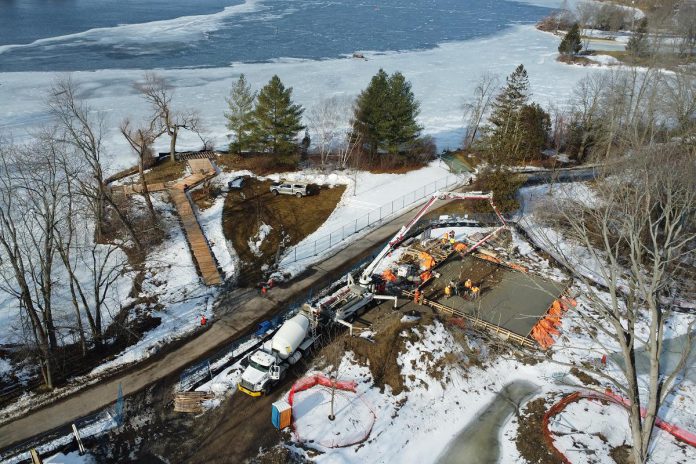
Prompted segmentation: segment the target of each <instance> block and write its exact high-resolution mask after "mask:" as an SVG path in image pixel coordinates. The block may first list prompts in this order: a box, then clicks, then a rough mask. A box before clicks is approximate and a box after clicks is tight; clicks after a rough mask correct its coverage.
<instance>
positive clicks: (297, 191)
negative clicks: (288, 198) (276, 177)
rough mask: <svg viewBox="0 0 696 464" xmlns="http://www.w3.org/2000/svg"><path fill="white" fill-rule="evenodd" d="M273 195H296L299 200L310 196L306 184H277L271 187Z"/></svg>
mask: <svg viewBox="0 0 696 464" xmlns="http://www.w3.org/2000/svg"><path fill="white" fill-rule="evenodd" d="M271 193H272V194H273V195H295V196H296V197H298V198H301V197H305V196H307V195H309V190H308V189H307V184H306V183H304V182H276V183H274V184H273V185H271Z"/></svg>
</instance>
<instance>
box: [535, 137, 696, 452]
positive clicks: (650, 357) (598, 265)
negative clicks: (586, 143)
mask: <svg viewBox="0 0 696 464" xmlns="http://www.w3.org/2000/svg"><path fill="white" fill-rule="evenodd" d="M595 194H596V196H597V199H598V201H597V202H596V203H595V204H590V205H588V204H587V202H582V201H578V200H576V199H570V198H569V199H567V200H565V201H563V202H561V203H560V204H559V206H558V208H556V209H555V217H556V219H557V222H553V224H554V225H555V226H556V227H558V228H561V227H562V228H563V236H564V239H563V240H564V242H566V243H567V242H571V243H576V244H578V245H579V246H581V247H582V248H583V250H585V251H584V252H583V253H582V254H583V255H584V256H581V253H577V252H568V248H567V247H566V246H563V244H562V243H559V242H558V241H557V239H556V238H554V237H553V236H552V235H553V234H543V233H540V234H539V235H540V237H538V239H539V240H540V241H541V242H542V243H543V244H544V248H546V249H547V250H550V251H551V254H552V255H553V256H555V257H556V258H557V259H558V260H559V261H560V262H561V263H562V264H563V265H564V266H565V267H567V268H568V269H569V270H570V271H571V272H573V274H574V276H575V278H576V279H578V281H579V282H580V283H581V284H582V289H583V297H584V298H585V299H586V301H588V302H589V308H588V310H584V311H578V312H577V313H576V314H577V315H578V316H579V318H580V323H581V324H582V325H584V328H585V333H588V334H596V335H595V336H593V339H594V340H595V342H596V343H597V344H599V346H602V347H603V348H602V349H603V350H604V353H608V352H615V351H616V352H618V353H619V355H620V361H619V362H610V363H609V364H610V366H609V367H601V366H599V367H597V366H594V367H593V366H592V365H590V364H583V365H581V366H575V367H578V368H579V369H582V370H585V371H588V372H589V373H592V374H594V375H596V376H598V377H600V378H602V379H604V380H605V381H606V382H608V383H609V384H610V385H611V386H612V387H613V388H615V389H616V390H617V391H619V392H620V393H621V394H623V395H624V396H625V397H626V398H627V399H628V400H629V401H630V407H629V426H630V430H631V435H632V440H633V456H634V461H635V462H637V463H638V462H640V463H643V462H646V460H647V459H648V457H649V455H650V450H651V440H652V438H653V427H654V425H655V419H656V417H657V413H658V411H659V410H660V408H661V407H662V406H663V405H665V404H666V400H667V397H668V395H669V394H670V392H671V391H672V390H673V388H674V387H675V385H677V384H678V381H679V378H680V374H681V372H682V370H683V368H684V367H685V365H686V361H687V359H688V357H689V354H690V350H691V346H692V344H693V340H692V339H689V340H687V342H686V343H685V344H684V345H683V346H684V348H683V350H682V352H681V354H680V358H679V361H678V363H677V364H676V367H671V366H668V365H667V364H666V363H665V362H664V360H663V358H662V357H661V354H662V352H663V350H664V347H665V323H666V322H667V321H668V320H669V319H670V316H671V315H672V314H673V311H674V310H675V308H676V305H677V303H678V301H679V299H680V297H683V292H685V291H686V285H685V283H684V282H685V280H687V279H688V277H685V275H684V273H685V272H693V270H692V269H691V270H690V271H689V270H688V269H686V268H685V266H687V265H688V263H689V262H692V260H693V259H694V253H695V251H694V250H695V248H696V247H695V246H696V210H695V209H694V204H696V166H695V165H694V163H693V159H692V158H691V157H690V156H688V154H686V153H685V151H684V149H683V147H680V146H676V145H663V146H654V147H648V148H645V149H643V150H642V151H641V152H640V153H634V155H633V156H632V157H631V158H630V160H628V161H627V162H626V163H623V164H620V165H615V166H614V168H613V169H612V170H611V171H608V172H607V173H606V175H605V176H604V177H603V178H602V179H599V180H598V181H597V182H596V185H595ZM556 203H557V204H558V202H556ZM552 220H553V219H552ZM588 258H589V259H588ZM689 334H690V335H689ZM591 336H592V335H591ZM689 336H690V337H693V322H692V323H691V326H690V327H689V328H688V331H687V337H689ZM641 352H644V353H645V356H646V357H647V361H646V362H645V363H644V364H643V363H641V362H639V358H640V356H639V354H640V353H641ZM610 359H611V358H610ZM641 408H644V414H643V415H642V414H641Z"/></svg>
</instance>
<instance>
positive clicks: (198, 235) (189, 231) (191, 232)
mask: <svg viewBox="0 0 696 464" xmlns="http://www.w3.org/2000/svg"><path fill="white" fill-rule="evenodd" d="M187 164H188V166H189V169H190V170H191V174H190V175H188V176H186V177H184V178H183V179H180V180H178V181H176V182H165V183H162V182H157V183H152V184H147V189H148V191H149V192H162V191H166V192H167V193H168V194H169V198H171V200H172V203H174V206H175V207H176V211H177V213H178V214H179V218H180V219H181V225H182V226H183V227H184V232H185V233H186V240H187V241H188V244H189V247H190V248H191V253H192V254H193V259H194V261H195V262H196V265H197V266H198V270H199V272H200V274H201V277H202V278H203V282H204V283H205V284H206V285H219V284H221V283H222V276H221V275H220V271H219V270H218V268H217V264H216V263H215V257H214V256H213V252H212V251H211V250H210V246H209V245H208V241H207V240H206V238H205V235H203V230H201V226H200V224H198V219H197V218H196V213H195V212H194V210H193V205H192V204H191V201H190V200H189V197H188V195H186V190H188V189H190V188H192V187H195V186H196V185H198V184H200V183H201V182H203V181H205V180H207V179H210V178H211V177H214V176H216V175H217V171H216V170H215V167H214V166H213V163H211V162H210V159H208V158H202V159H189V160H188V161H187ZM112 191H113V192H114V193H116V194H121V195H132V194H134V193H141V192H142V186H141V185H140V184H128V185H120V186H114V187H113V189H112Z"/></svg>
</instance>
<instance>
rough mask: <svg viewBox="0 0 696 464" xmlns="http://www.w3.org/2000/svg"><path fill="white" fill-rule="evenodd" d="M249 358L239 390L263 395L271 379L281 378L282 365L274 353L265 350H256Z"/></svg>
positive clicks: (249, 393)
mask: <svg viewBox="0 0 696 464" xmlns="http://www.w3.org/2000/svg"><path fill="white" fill-rule="evenodd" d="M247 360H248V362H249V364H248V366H247V368H246V369H245V370H244V373H243V374H242V379H241V381H240V382H239V390H241V391H243V392H244V393H246V394H247V395H251V396H261V395H263V394H264V393H265V392H267V390H268V387H269V386H270V385H269V384H270V383H271V381H273V380H278V379H279V378H280V374H281V366H280V365H278V359H277V358H276V357H275V356H274V355H272V354H270V353H267V352H266V351H263V350H257V351H254V352H253V353H252V354H251V355H249V357H248V358H247ZM283 367H285V366H283ZM282 370H283V371H284V370H285V369H282Z"/></svg>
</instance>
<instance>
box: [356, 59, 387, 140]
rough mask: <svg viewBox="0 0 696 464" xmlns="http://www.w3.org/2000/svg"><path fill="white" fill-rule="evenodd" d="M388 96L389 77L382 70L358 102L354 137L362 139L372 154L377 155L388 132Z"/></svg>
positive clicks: (359, 96)
mask: <svg viewBox="0 0 696 464" xmlns="http://www.w3.org/2000/svg"><path fill="white" fill-rule="evenodd" d="M388 95H389V76H388V75H387V73H386V72H384V70H383V69H380V70H379V71H378V72H377V74H375V75H374V76H372V79H371V80H370V83H369V84H368V86H367V88H366V89H365V90H363V91H362V92H361V93H360V95H358V99H357V101H356V105H355V115H354V123H353V136H354V138H358V137H359V138H360V139H361V142H362V145H363V146H365V147H366V148H367V150H368V152H369V153H370V154H375V153H377V151H378V150H379V149H380V148H381V146H382V144H383V140H384V134H385V133H386V132H387V112H386V107H387V98H388Z"/></svg>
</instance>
